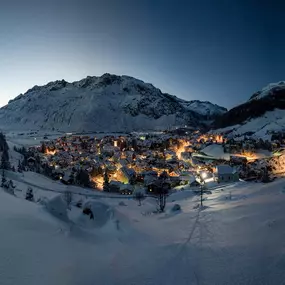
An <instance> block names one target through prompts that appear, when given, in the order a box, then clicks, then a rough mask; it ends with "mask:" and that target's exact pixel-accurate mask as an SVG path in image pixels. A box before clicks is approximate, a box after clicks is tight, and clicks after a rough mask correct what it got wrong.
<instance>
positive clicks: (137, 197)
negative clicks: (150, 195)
mask: <svg viewBox="0 0 285 285" xmlns="http://www.w3.org/2000/svg"><path fill="white" fill-rule="evenodd" d="M134 199H135V200H137V201H138V203H139V206H141V205H142V203H141V202H142V200H144V199H145V195H144V194H143V193H142V192H136V193H135V196H134Z"/></svg>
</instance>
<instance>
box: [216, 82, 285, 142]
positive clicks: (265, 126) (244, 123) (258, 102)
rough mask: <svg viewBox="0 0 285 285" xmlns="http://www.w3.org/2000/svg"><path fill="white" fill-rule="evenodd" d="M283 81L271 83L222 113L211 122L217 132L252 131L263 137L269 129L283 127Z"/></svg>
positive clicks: (284, 124) (284, 106) (243, 132)
mask: <svg viewBox="0 0 285 285" xmlns="http://www.w3.org/2000/svg"><path fill="white" fill-rule="evenodd" d="M284 114H285V82H284V81H281V82H278V83H271V84H269V85H268V86H266V87H265V88H263V89H262V90H261V91H258V92H256V93H255V94H253V95H252V96H251V98H250V99H249V100H248V101H247V102H245V103H243V104H241V105H239V106H236V107H234V108H233V109H231V110H229V111H228V112H226V113H224V114H222V115H221V116H220V117H218V118H217V119H216V121H215V123H214V124H213V128H214V129H218V130H217V132H224V131H232V133H233V134H237V135H242V134H245V133H247V132H253V133H255V134H256V136H258V137H264V136H266V135H267V133H268V132H270V131H280V130H283V129H285V120H284Z"/></svg>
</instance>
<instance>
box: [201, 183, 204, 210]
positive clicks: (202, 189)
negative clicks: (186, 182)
mask: <svg viewBox="0 0 285 285" xmlns="http://www.w3.org/2000/svg"><path fill="white" fill-rule="evenodd" d="M203 194H204V184H203V182H202V183H200V205H201V207H203V199H204V198H203Z"/></svg>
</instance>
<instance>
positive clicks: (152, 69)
mask: <svg viewBox="0 0 285 285" xmlns="http://www.w3.org/2000/svg"><path fill="white" fill-rule="evenodd" d="M284 9H285V1H281V0H280V1H278V0H268V1H263V0H256V1H253V0H195V1H194V0H193V1H191V0H188V1H187V0H133V1H131V0H93V1H87V0H86V1H85V0H49V1H42V0H37V1H30V0H25V1H24V0H18V1H13V0H9V1H5V0H0V79H1V80H0V82H1V84H0V105H5V104H6V103H7V102H8V100H9V99H11V98H14V97H15V96H17V95H18V94H20V93H24V92H26V91H27V89H29V88H31V87H33V86H34V85H43V84H46V83H47V82H49V81H53V80H61V79H65V80H67V81H75V80H80V79H82V78H84V77H86V76H87V75H96V76H98V75H102V74H103V73H106V72H108V73H114V74H118V75H122V74H126V75H130V76H133V77H137V78H139V79H142V80H144V81H146V82H150V83H152V84H153V85H155V86H156V87H158V88H160V89H161V90H162V91H164V92H168V93H171V94H173V95H176V96H178V97H181V98H184V99H187V100H192V99H199V100H208V101H211V102H213V103H216V104H220V105H222V106H225V107H228V108H230V107H233V106H234V105H236V104H238V103H242V102H243V101H245V100H247V99H248V98H249V97H250V96H251V95H252V93H254V92H255V91H257V90H259V89H260V88H262V87H264V86H266V85H267V84H268V83H270V82H277V81H280V80H285V37H284V32H285V20H284V18H285V17H284Z"/></svg>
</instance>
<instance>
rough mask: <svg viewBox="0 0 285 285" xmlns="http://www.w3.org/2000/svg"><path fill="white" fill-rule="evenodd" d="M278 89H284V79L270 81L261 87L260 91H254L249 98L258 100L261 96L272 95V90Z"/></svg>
mask: <svg viewBox="0 0 285 285" xmlns="http://www.w3.org/2000/svg"><path fill="white" fill-rule="evenodd" d="M279 90H285V81H279V82H277V83H270V84H268V85H267V86H266V87H264V88H262V89H261V90H260V91H257V92H256V93H254V94H253V95H252V96H251V97H250V100H259V99H261V98H263V97H266V96H270V95H273V94H274V92H276V91H279Z"/></svg>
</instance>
